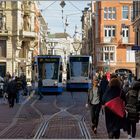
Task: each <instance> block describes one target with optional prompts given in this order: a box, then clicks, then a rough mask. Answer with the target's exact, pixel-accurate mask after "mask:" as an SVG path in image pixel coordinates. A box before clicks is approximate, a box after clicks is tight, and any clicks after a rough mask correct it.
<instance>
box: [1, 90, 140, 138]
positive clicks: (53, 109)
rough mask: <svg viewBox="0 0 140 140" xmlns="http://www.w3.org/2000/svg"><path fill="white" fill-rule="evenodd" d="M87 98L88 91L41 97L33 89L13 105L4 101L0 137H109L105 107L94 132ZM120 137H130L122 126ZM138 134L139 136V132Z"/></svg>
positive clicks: (139, 128)
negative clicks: (28, 94) (20, 101)
mask: <svg viewBox="0 0 140 140" xmlns="http://www.w3.org/2000/svg"><path fill="white" fill-rule="evenodd" d="M86 102H87V93H86V92H63V93H62V94H60V95H44V96H43V99H42V100H38V96H37V95H35V94H34V93H32V94H31V95H30V96H27V97H24V99H23V100H22V103H21V104H15V106H14V107H13V108H9V106H8V104H6V103H2V102H1V104H0V114H1V115H0V138H4V139H6V138H14V139H17V138H26V139H27V138H31V139H32V138H35V139H40V138H53V139H57V138H61V139H68V138H71V139H73V138H74V139H79V138H80V139H83V138H86V139H91V138H92V139H94V138H95V139H107V138H108V135H107V130H106V125H105V118H104V117H105V116H104V111H103V110H101V112H100V119H99V126H98V129H97V134H94V133H93V131H92V129H91V125H92V124H91V119H90V111H89V108H87V107H86V106H85V104H86ZM139 130H140V123H138V124H137V132H139ZM120 138H126V139H127V133H126V132H124V131H123V130H121V137H120ZM136 138H140V134H139V133H137V136H136Z"/></svg>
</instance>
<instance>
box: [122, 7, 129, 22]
mask: <svg viewBox="0 0 140 140" xmlns="http://www.w3.org/2000/svg"><path fill="white" fill-rule="evenodd" d="M126 7H127V8H128V9H124V8H126ZM125 12H127V15H126V16H128V17H127V18H125V17H124V16H125V15H124V14H125ZM122 19H123V20H129V6H128V5H123V6H122Z"/></svg>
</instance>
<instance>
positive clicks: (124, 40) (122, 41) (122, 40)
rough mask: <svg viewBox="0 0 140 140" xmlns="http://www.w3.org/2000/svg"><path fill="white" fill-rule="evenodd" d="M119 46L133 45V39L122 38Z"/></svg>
mask: <svg viewBox="0 0 140 140" xmlns="http://www.w3.org/2000/svg"><path fill="white" fill-rule="evenodd" d="M119 44H130V45H131V44H134V37H131V38H128V37H123V38H121V39H120V40H119Z"/></svg>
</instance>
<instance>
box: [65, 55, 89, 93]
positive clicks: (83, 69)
mask: <svg viewBox="0 0 140 140" xmlns="http://www.w3.org/2000/svg"><path fill="white" fill-rule="evenodd" d="M91 73H92V59H91V56H82V55H71V56H69V58H68V63H67V84H66V88H67V90H70V91H72V90H76V89H78V90H80V89H81V90H82V91H83V90H86V91H87V90H88V89H89V88H90V87H91V82H92V80H91V78H92V76H91Z"/></svg>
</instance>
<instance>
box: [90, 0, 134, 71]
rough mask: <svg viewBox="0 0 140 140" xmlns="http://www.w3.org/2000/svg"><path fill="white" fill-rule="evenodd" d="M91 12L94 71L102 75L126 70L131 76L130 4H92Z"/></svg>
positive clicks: (104, 2)
mask: <svg viewBox="0 0 140 140" xmlns="http://www.w3.org/2000/svg"><path fill="white" fill-rule="evenodd" d="M91 11H92V39H93V50H94V51H95V52H94V56H93V57H94V59H93V60H94V61H95V62H96V65H95V66H94V67H95V68H96V69H97V70H101V71H104V72H106V71H110V72H115V71H116V70H117V69H129V70H131V71H132V72H133V73H135V52H134V51H133V50H132V49H131V48H132V46H133V45H134V32H133V28H132V18H133V14H132V13H133V1H114V2H113V1H110V2H109V3H108V2H106V1H99V2H92V10H91ZM89 39H90V40H91V38H89Z"/></svg>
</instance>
